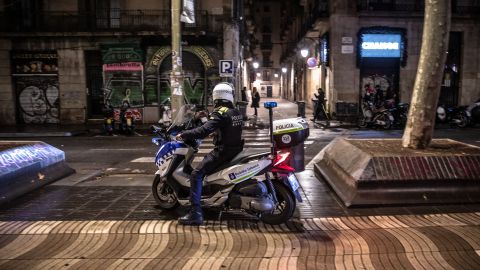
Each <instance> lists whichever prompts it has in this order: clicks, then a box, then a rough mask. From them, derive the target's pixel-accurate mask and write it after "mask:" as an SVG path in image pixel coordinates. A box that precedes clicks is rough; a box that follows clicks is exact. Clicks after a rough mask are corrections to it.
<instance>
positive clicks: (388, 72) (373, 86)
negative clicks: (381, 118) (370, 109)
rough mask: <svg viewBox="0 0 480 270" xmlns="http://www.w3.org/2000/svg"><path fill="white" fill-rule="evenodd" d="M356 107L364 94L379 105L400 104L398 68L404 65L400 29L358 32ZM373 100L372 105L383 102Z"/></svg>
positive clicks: (379, 28) (375, 28)
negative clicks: (358, 73)
mask: <svg viewBox="0 0 480 270" xmlns="http://www.w3.org/2000/svg"><path fill="white" fill-rule="evenodd" d="M358 42H359V43H358V56H357V57H358V58H357V60H358V65H359V67H360V95H359V100H360V103H361V101H362V98H363V97H364V96H365V95H366V94H370V95H375V96H377V97H382V98H383V99H384V100H383V101H390V102H395V103H398V102H399V100H400V91H399V74H400V66H404V65H405V63H406V52H405V47H406V46H405V44H406V41H405V30H404V29H401V28H388V27H370V28H362V29H360V31H359V34H358ZM383 101H380V100H377V101H376V102H383Z"/></svg>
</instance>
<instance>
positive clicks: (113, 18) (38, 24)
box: [0, 9, 222, 34]
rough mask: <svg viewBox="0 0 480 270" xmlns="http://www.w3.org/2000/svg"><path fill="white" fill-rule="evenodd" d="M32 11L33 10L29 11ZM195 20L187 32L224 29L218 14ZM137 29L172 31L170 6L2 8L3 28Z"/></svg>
mask: <svg viewBox="0 0 480 270" xmlns="http://www.w3.org/2000/svg"><path fill="white" fill-rule="evenodd" d="M29 14H32V13H29ZM195 20H196V23H195V24H183V26H182V29H183V33H184V34H189V33H190V34H195V33H198V32H205V33H221V32H222V20H221V16H219V15H209V14H208V12H207V11H205V10H198V11H196V12H195ZM112 31H118V32H138V31H155V32H158V31H160V32H166V33H170V31H171V18H170V10H120V9H110V10H97V11H95V12H87V13H80V12H72V11H44V12H38V13H37V14H36V15H35V16H22V12H21V11H20V12H0V32H9V33H13V32H17V33H29V32H112Z"/></svg>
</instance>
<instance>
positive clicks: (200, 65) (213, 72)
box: [145, 46, 219, 107]
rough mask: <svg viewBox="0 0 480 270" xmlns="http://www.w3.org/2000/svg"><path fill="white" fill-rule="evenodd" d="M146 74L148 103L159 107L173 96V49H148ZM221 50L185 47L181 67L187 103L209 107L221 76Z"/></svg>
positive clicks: (149, 105) (167, 47)
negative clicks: (211, 95)
mask: <svg viewBox="0 0 480 270" xmlns="http://www.w3.org/2000/svg"><path fill="white" fill-rule="evenodd" d="M146 60H147V61H146V74H145V101H146V102H145V104H146V106H148V107H153V106H158V104H161V103H162V102H164V101H165V100H167V99H168V98H169V97H170V94H171V90H170V72H171V70H172V57H171V47H169V46H161V47H149V48H148V49H147V59H146ZM215 63H218V51H217V50H216V48H213V47H201V46H184V47H182V66H183V72H184V76H185V80H184V94H185V97H186V99H187V102H195V103H197V102H198V103H201V104H206V103H207V102H206V101H207V100H208V97H209V93H210V91H211V89H212V88H213V85H214V84H215V83H216V80H217V79H219V77H218V69H217V67H216V64H215Z"/></svg>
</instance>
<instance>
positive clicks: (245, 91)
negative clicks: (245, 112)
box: [242, 86, 248, 102]
mask: <svg viewBox="0 0 480 270" xmlns="http://www.w3.org/2000/svg"><path fill="white" fill-rule="evenodd" d="M242 101H245V102H247V101H248V100H247V87H245V86H244V87H243V88H242Z"/></svg>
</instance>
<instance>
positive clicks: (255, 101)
mask: <svg viewBox="0 0 480 270" xmlns="http://www.w3.org/2000/svg"><path fill="white" fill-rule="evenodd" d="M259 107H260V94H259V93H258V91H257V88H256V87H253V92H252V108H254V110H255V113H254V115H255V116H258V111H257V108H259Z"/></svg>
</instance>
